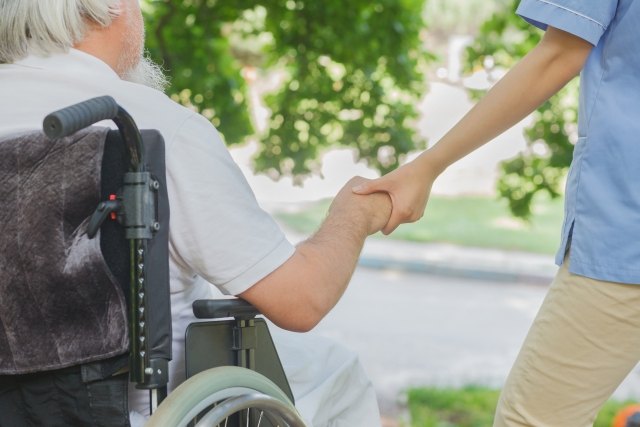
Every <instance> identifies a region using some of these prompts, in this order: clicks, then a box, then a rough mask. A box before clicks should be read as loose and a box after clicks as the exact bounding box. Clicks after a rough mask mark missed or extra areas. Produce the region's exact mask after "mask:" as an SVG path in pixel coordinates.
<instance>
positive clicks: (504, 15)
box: [466, 0, 578, 219]
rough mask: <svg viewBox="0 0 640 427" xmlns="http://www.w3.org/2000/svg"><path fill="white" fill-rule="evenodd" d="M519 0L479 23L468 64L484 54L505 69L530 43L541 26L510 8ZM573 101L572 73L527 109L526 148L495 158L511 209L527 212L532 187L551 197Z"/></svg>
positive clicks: (563, 165)
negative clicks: (529, 119)
mask: <svg viewBox="0 0 640 427" xmlns="http://www.w3.org/2000/svg"><path fill="white" fill-rule="evenodd" d="M519 3H520V1H519V0H513V1H512V5H511V7H510V8H504V9H503V10H501V11H499V12H496V13H495V14H493V16H492V17H491V18H489V19H488V20H487V21H485V22H484V23H483V25H482V27H481V29H480V33H479V36H478V37H477V38H476V39H475V42H474V43H473V45H472V46H471V47H469V48H468V49H467V61H466V62H467V67H468V69H469V70H473V69H478V68H480V67H483V66H484V64H486V60H487V58H491V62H494V63H495V66H498V67H503V68H506V69H509V68H511V67H512V66H513V65H514V64H515V63H516V62H517V61H518V60H520V59H521V58H522V57H523V56H524V55H526V54H527V52H529V51H530V50H531V49H533V48H534V47H535V46H536V44H537V43H538V41H539V40H540V37H541V36H542V32H541V31H540V30H538V29H536V28H534V27H533V26H532V25H530V24H528V23H527V22H526V21H524V20H523V19H522V18H520V17H519V16H517V15H516V14H515V10H516V8H517V6H518V4H519ZM577 106H578V81H577V79H575V80H574V81H572V82H571V83H569V84H568V85H567V86H566V87H565V88H564V89H562V90H561V91H560V92H559V93H558V94H557V95H555V96H554V97H552V98H551V99H550V100H549V101H547V102H545V103H544V104H543V105H542V106H541V107H540V108H538V109H537V111H536V112H535V113H534V114H533V124H532V125H531V126H529V127H528V128H527V129H525V138H526V141H527V147H528V148H527V150H526V151H525V152H523V153H521V154H520V155H518V156H516V157H515V158H513V159H511V160H507V161H504V162H502V163H501V169H502V171H501V176H500V178H499V180H498V184H497V186H498V192H499V194H500V196H502V197H504V198H506V199H507V200H508V202H509V207H510V209H511V212H512V213H513V214H514V215H516V216H518V217H522V218H525V219H526V218H528V217H529V216H530V215H531V203H532V201H533V198H534V196H535V195H536V194H538V193H545V192H546V193H547V194H549V195H550V196H551V197H552V198H555V197H558V196H559V195H560V194H561V191H562V188H561V187H562V184H563V180H564V177H565V176H566V173H567V171H568V168H569V164H570V163H571V159H572V156H573V147H574V144H575V141H576V140H577V123H576V121H577V116H578V113H577Z"/></svg>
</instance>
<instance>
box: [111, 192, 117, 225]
mask: <svg viewBox="0 0 640 427" xmlns="http://www.w3.org/2000/svg"><path fill="white" fill-rule="evenodd" d="M115 199H116V195H115V194H109V200H115ZM109 219H111V221H115V220H116V219H118V214H117V213H116V212H111V213H110V214H109Z"/></svg>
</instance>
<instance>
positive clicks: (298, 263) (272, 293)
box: [239, 178, 391, 332]
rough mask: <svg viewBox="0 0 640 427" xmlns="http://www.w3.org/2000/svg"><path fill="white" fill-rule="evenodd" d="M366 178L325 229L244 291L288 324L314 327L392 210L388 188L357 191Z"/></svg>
mask: <svg viewBox="0 0 640 427" xmlns="http://www.w3.org/2000/svg"><path fill="white" fill-rule="evenodd" d="M361 182H363V179H362V178H354V179H352V180H351V181H349V182H348V183H347V184H346V185H345V187H343V189H342V190H341V191H340V192H339V193H338V195H337V196H336V198H335V199H334V200H333V203H332V204H331V207H330V208H329V214H328V216H327V218H326V219H325V221H324V223H323V224H322V225H321V226H320V229H319V230H318V231H317V232H316V233H315V234H314V235H313V236H312V237H310V238H309V239H307V240H306V241H304V242H302V243H300V244H299V245H298V246H297V247H296V251H295V253H294V254H293V256H292V257H291V258H289V260H287V261H286V262H285V263H284V264H283V265H281V266H280V267H279V268H278V269H276V270H275V271H273V272H272V273H271V274H269V275H268V276H266V277H265V278H263V279H262V280H260V281H259V282H258V283H256V284H255V285H254V286H252V287H251V288H249V289H248V290H246V291H245V292H243V293H241V294H240V295H239V296H240V297H241V298H243V299H245V300H247V301H249V302H250V303H251V304H253V305H254V306H255V307H257V308H258V309H259V310H260V311H261V312H262V313H263V314H264V315H265V316H266V317H267V318H268V319H269V320H271V321H272V322H273V323H275V324H276V325H278V326H280V327H282V328H284V329H288V330H292V331H300V332H302V331H308V330H310V329H312V328H313V327H314V326H315V325H316V324H317V323H318V322H319V321H320V320H321V319H322V318H323V317H324V316H325V315H326V314H327V313H328V312H329V311H330V310H331V309H332V308H333V307H334V306H335V304H336V303H337V302H338V300H339V299H340V297H341V296H342V294H343V293H344V291H345V289H346V288H347V285H348V284H349V280H350V278H351V275H352V274H353V271H354V269H355V266H356V263H357V261H358V256H359V254H360V250H361V249H362V245H363V244H364V240H365V238H366V237H367V236H368V235H370V234H373V233H375V232H377V231H379V230H380V229H381V228H382V227H383V226H384V225H385V224H386V223H387V220H388V218H389V215H390V213H391V203H390V200H389V197H388V196H387V195H386V194H382V193H380V194H374V195H371V196H360V195H357V194H353V193H352V192H351V187H352V186H353V185H357V184H358V183H361Z"/></svg>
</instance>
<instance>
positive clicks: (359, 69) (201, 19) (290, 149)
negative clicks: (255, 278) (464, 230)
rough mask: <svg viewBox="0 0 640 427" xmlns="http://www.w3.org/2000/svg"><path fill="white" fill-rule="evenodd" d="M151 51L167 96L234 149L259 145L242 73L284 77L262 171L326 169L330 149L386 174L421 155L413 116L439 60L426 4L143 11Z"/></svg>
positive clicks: (283, 1)
mask: <svg viewBox="0 0 640 427" xmlns="http://www.w3.org/2000/svg"><path fill="white" fill-rule="evenodd" d="M143 6H144V8H143V11H144V13H145V15H146V16H145V19H146V23H147V48H148V49H149V51H150V53H151V56H152V58H154V59H155V60H156V61H158V62H159V63H160V64H162V65H163V66H164V67H165V69H167V71H168V74H169V76H170V77H171V87H170V89H169V93H170V94H171V96H172V97H173V98H174V99H175V100H176V101H178V102H181V103H182V104H184V105H187V106H189V107H191V108H194V109H195V110H197V111H199V112H201V113H202V114H203V115H205V116H206V117H207V118H209V119H210V120H211V121H212V122H213V124H214V125H216V126H217V127H218V129H219V130H220V132H221V133H222V134H223V135H224V138H225V140H226V142H227V143H228V144H234V143H240V142H243V141H244V140H246V138H247V137H249V136H253V135H255V133H256V131H255V129H254V126H253V125H252V123H251V120H250V116H249V114H248V111H249V108H248V105H247V87H246V83H245V81H244V80H243V78H242V75H241V71H242V69H243V67H246V66H253V67H258V68H261V69H277V70H281V72H282V74H283V75H284V82H283V84H282V85H281V88H280V89H278V90H277V91H276V92H274V93H272V94H270V95H269V96H267V98H266V100H265V101H266V104H267V107H268V108H269V109H270V110H271V117H270V119H269V126H268V130H267V131H266V132H264V133H263V134H261V135H257V136H258V138H259V140H260V142H261V144H260V150H259V154H258V156H257V158H256V159H255V166H256V169H257V170H258V171H264V172H267V173H269V174H270V175H272V176H275V177H278V176H280V175H282V174H291V175H295V176H303V175H305V174H308V173H310V172H313V171H317V170H318V169H319V157H320V155H321V154H322V152H323V151H324V150H326V149H327V148H328V147H332V146H347V147H352V148H354V150H355V153H356V157H357V158H362V159H365V160H366V161H367V163H368V164H369V165H372V166H374V167H376V168H378V169H379V170H380V171H381V172H387V171H389V170H391V169H393V168H395V167H397V166H398V165H399V162H400V161H401V159H402V156H403V155H405V154H406V153H407V152H409V151H411V150H415V149H419V148H423V147H424V141H422V140H421V139H420V137H419V136H418V134H417V133H416V132H415V130H414V127H413V126H412V125H413V122H414V120H415V119H416V116H417V112H416V105H417V103H418V100H419V98H420V97H421V96H422V94H423V92H424V91H425V84H424V79H423V69H424V64H425V63H426V62H428V61H429V60H430V59H432V57H431V56H430V55H429V54H428V53H426V52H424V50H423V48H422V42H421V39H420V35H421V32H422V31H423V30H424V22H423V20H422V13H421V12H422V9H423V6H424V0H374V1H372V0H351V1H349V2H346V3H345V2H343V1H340V0H323V1H318V0H233V1H230V0H181V1H177V0H155V1H151V0H148V1H146V2H145V3H144V4H143Z"/></svg>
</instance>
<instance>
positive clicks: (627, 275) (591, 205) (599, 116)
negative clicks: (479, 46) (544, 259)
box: [516, 0, 640, 284]
mask: <svg viewBox="0 0 640 427" xmlns="http://www.w3.org/2000/svg"><path fill="white" fill-rule="evenodd" d="M516 13H517V14H518V15H520V16H522V17H523V18H524V19H526V20H527V21H528V22H530V23H532V24H534V25H536V26H537V27H540V28H542V29H546V27H547V26H548V25H550V26H552V27H555V28H558V29H560V30H563V31H566V32H569V33H572V34H574V35H576V36H578V37H581V38H583V39H584V40H586V41H588V42H590V43H591V44H593V45H594V46H595V47H594V49H593V51H592V52H591V54H590V56H589V58H588V59H587V62H586V64H585V67H584V69H583V71H582V74H581V79H580V106H579V114H578V116H579V117H578V142H577V144H576V147H575V150H574V153H573V162H572V164H571V169H570V171H569V177H568V181H567V188H566V195H565V220H564V225H563V227H562V243H561V246H560V249H559V250H558V253H557V255H556V263H557V264H558V265H560V264H562V262H563V258H564V255H565V253H566V251H567V250H568V249H569V246H571V251H570V254H569V256H570V263H569V270H570V271H571V272H572V273H574V274H578V275H581V276H586V277H591V278H594V279H599V280H607V281H612V282H621V283H632V284H640V1H639V0H636V1H634V0H553V1H551V0H523V1H522V2H521V3H520V5H519V7H518V10H517V12H516Z"/></svg>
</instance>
